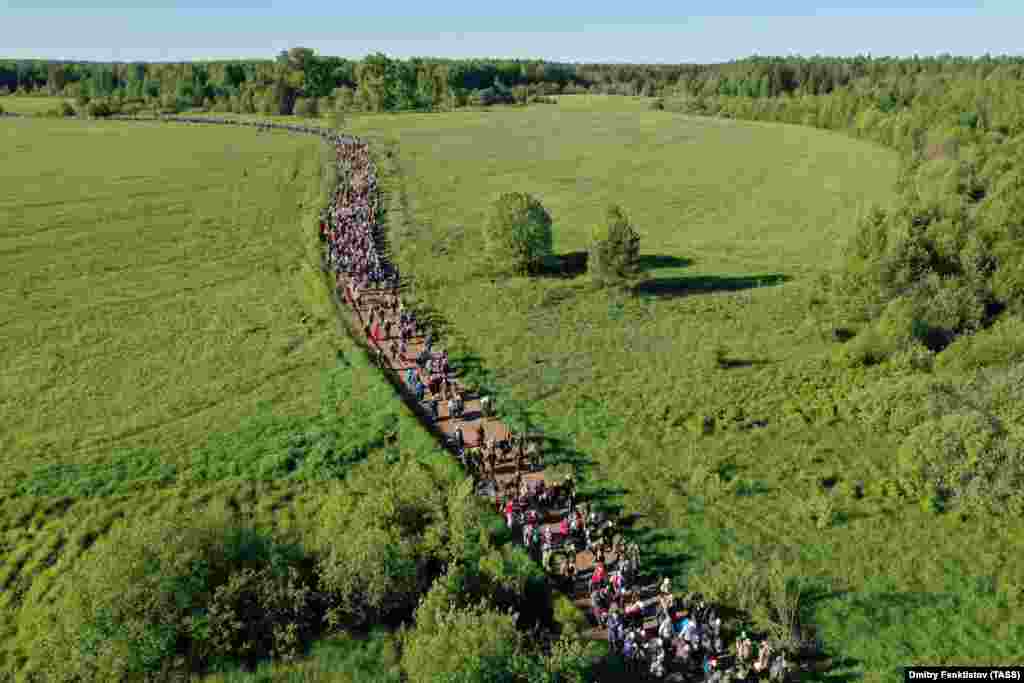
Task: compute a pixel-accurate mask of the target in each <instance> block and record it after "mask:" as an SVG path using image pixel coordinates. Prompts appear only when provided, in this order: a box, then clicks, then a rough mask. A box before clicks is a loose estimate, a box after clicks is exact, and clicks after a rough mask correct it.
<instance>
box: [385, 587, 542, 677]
mask: <svg viewBox="0 0 1024 683" xmlns="http://www.w3.org/2000/svg"><path fill="white" fill-rule="evenodd" d="M424 609H426V608H424V607H421V608H420V609H418V610H417V613H416V626H415V627H414V628H413V629H412V630H410V631H409V632H408V633H406V634H405V636H404V637H403V639H402V645H403V648H402V668H403V669H404V670H405V673H406V675H407V677H408V680H409V682H410V683H439V682H441V681H443V682H444V683H479V682H480V681H488V682H494V683H498V682H501V681H515V680H517V679H519V676H518V673H519V672H520V671H521V670H522V668H523V665H522V662H521V659H522V649H523V642H522V635H521V634H520V632H519V631H518V630H517V629H516V620H515V617H514V616H513V615H510V614H503V613H501V612H498V611H496V610H494V609H492V608H490V607H488V606H487V605H486V603H484V604H481V605H478V606H474V607H468V608H456V607H446V608H444V609H438V610H436V611H435V613H434V614H433V615H431V616H430V617H427V615H426V614H425V613H422V610H424ZM520 680H521V679H520Z"/></svg>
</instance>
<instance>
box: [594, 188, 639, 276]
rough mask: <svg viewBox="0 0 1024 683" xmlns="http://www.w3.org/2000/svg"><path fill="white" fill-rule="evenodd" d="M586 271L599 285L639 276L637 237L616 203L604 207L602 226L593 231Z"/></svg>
mask: <svg viewBox="0 0 1024 683" xmlns="http://www.w3.org/2000/svg"><path fill="white" fill-rule="evenodd" d="M587 268H588V270H589V271H590V275H591V277H592V278H593V279H594V281H595V282H596V283H598V284H600V285H610V284H624V283H626V282H628V281H630V280H632V279H634V278H635V277H636V276H637V275H638V274H639V273H640V235H638V234H637V232H636V230H634V229H633V226H632V224H630V222H629V218H628V217H627V216H626V213H625V212H624V211H623V210H622V208H621V207H619V206H618V205H616V204H613V205H611V206H609V207H608V211H607V213H606V214H605V225H604V226H598V227H596V228H595V229H594V232H593V238H592V241H591V244H590V255H589V257H588V259H587Z"/></svg>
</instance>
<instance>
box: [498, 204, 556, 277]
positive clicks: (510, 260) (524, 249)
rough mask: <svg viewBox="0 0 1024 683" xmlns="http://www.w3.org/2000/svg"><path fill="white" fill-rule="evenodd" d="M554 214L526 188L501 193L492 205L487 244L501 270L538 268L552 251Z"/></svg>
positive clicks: (522, 271) (523, 271)
mask: <svg viewBox="0 0 1024 683" xmlns="http://www.w3.org/2000/svg"><path fill="white" fill-rule="evenodd" d="M552 242H553V234H552V231H551V216H550V215H549V214H548V212H547V210H546V209H545V208H544V206H543V205H542V204H541V203H540V201H539V200H537V199H536V198H534V197H532V196H530V195H528V194H526V193H523V192H507V193H504V194H502V195H501V196H500V197H499V198H498V199H497V200H496V201H495V202H494V205H493V207H492V208H491V215H490V218H489V220H488V222H487V224H486V226H485V228H484V244H485V245H486V247H487V253H488V256H489V257H490V258H491V261H492V264H493V265H494V267H495V268H497V269H499V270H504V269H509V270H512V271H515V272H518V273H526V272H532V271H535V270H537V269H538V268H539V267H540V266H541V264H542V263H543V262H544V259H545V257H548V256H550V255H551V247H552Z"/></svg>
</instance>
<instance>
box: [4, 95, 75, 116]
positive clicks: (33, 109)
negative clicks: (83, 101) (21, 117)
mask: <svg viewBox="0 0 1024 683" xmlns="http://www.w3.org/2000/svg"><path fill="white" fill-rule="evenodd" d="M64 101H68V102H71V100H69V99H67V98H64V97H14V96H10V97H0V107H3V109H4V111H7V112H11V113H13V114H41V113H43V112H47V111H50V110H51V109H53V108H55V107H59V106H60V103H61V102H64ZM72 106H74V103H73V102H72Z"/></svg>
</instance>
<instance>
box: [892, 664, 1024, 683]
mask: <svg viewBox="0 0 1024 683" xmlns="http://www.w3.org/2000/svg"><path fill="white" fill-rule="evenodd" d="M903 680H904V682H905V683H929V682H931V681H935V682H936V683H941V682H942V681H1021V680H1024V666H908V667H906V668H905V669H903Z"/></svg>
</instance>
